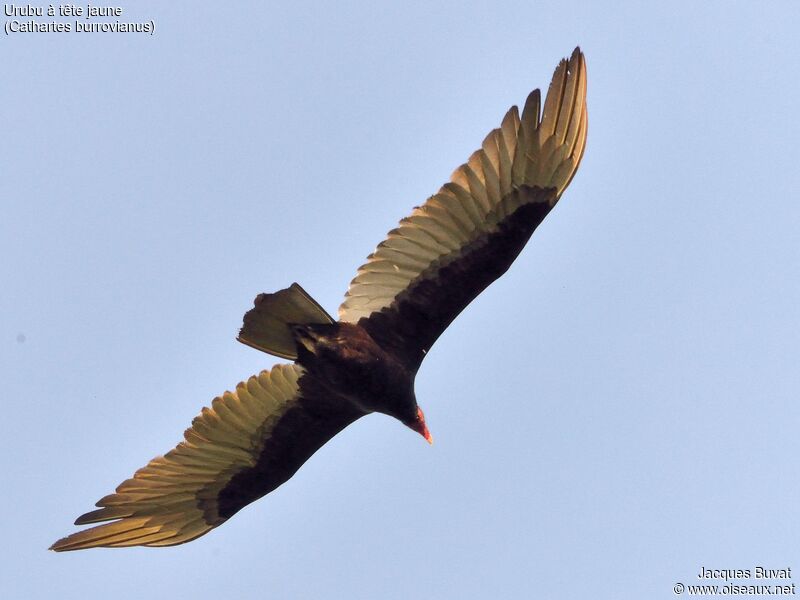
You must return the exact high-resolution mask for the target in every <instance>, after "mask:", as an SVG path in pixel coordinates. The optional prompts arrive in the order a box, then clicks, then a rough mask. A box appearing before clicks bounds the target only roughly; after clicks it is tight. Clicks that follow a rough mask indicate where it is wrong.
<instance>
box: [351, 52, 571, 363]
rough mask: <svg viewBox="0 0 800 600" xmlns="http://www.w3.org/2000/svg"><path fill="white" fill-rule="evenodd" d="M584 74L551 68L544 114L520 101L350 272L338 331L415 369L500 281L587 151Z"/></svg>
mask: <svg viewBox="0 0 800 600" xmlns="http://www.w3.org/2000/svg"><path fill="white" fill-rule="evenodd" d="M586 129H587V113H586V65H585V62H584V58H583V54H582V53H581V51H580V49H579V48H576V49H575V51H574V52H573V53H572V57H571V58H570V59H569V61H567V60H562V61H561V63H560V64H559V65H558V67H557V68H556V71H555V74H554V75H553V80H552V82H551V83H550V88H549V90H548V92H547V99H546V100H545V104H544V112H543V114H542V115H541V117H540V94H539V90H534V91H533V92H531V94H530V95H529V96H528V99H527V101H526V102H525V107H524V109H523V112H522V118H521V119H520V117H519V114H518V111H517V107H516V106H514V107H512V108H511V110H509V111H508V113H507V114H506V116H505V118H504V119H503V122H502V125H501V126H500V128H499V129H495V130H494V131H492V132H491V133H490V134H489V135H488V136H487V137H486V139H485V140H484V141H483V145H482V147H481V149H480V150H478V151H476V152H475V153H473V155H472V156H471V157H470V159H469V161H468V162H467V163H466V164H464V165H461V166H460V167H459V168H458V169H456V170H455V172H454V173H453V175H452V178H451V181H450V183H446V184H445V185H444V186H443V187H442V188H441V189H440V190H439V192H438V193H437V194H435V195H434V196H431V197H430V198H429V199H428V200H427V202H425V204H424V205H423V206H421V207H417V208H415V209H414V211H413V212H412V213H411V215H410V216H409V217H406V218H405V219H403V220H402V221H400V226H399V227H398V228H397V229H394V230H392V231H390V232H389V235H388V237H387V239H386V240H384V241H383V242H381V244H380V245H379V246H378V248H377V249H376V250H375V252H374V253H373V254H371V255H370V256H369V257H368V259H367V263H366V264H364V265H362V266H361V267H360V268H359V269H358V273H357V275H356V277H355V279H353V281H352V282H351V283H350V288H349V289H348V291H347V294H346V296H345V301H344V303H343V304H342V305H341V306H340V307H339V318H340V319H341V320H342V321H349V322H354V323H355V322H357V323H359V324H360V325H362V326H363V327H365V328H366V329H367V330H368V331H369V333H370V334H371V335H372V337H373V338H375V340H376V341H378V342H379V343H380V344H381V345H382V346H383V347H385V348H388V349H391V350H393V351H394V352H395V353H396V355H398V356H400V357H401V358H403V359H404V360H405V361H406V363H407V364H408V365H410V366H413V367H418V366H419V364H420V362H421V361H422V359H423V358H424V356H425V353H426V352H427V351H428V350H429V349H430V347H431V346H432V345H433V343H434V342H435V341H436V339H437V338H438V337H439V335H441V333H442V332H443V331H444V330H445V329H446V328H447V326H448V325H449V324H450V323H451V322H452V320H453V319H455V318H456V316H458V314H459V313H460V312H461V311H462V310H463V309H464V308H465V307H466V306H467V305H468V304H469V303H470V302H471V301H472V300H473V299H474V298H475V297H476V296H477V295H478V294H480V293H481V292H482V291H483V290H484V289H485V288H486V287H487V286H488V285H489V284H490V283H491V282H492V281H494V280H495V279H497V278H498V277H500V275H502V274H503V273H504V272H505V271H506V270H507V269H508V267H509V266H510V265H511V263H512V262H513V261H514V259H515V258H516V257H517V255H518V254H519V252H520V251H521V250H522V248H523V247H524V246H525V244H526V242H527V241H528V239H529V238H530V236H531V234H532V233H533V231H534V230H535V229H536V227H537V226H538V225H539V223H541V222H542V220H543V219H544V218H545V216H547V214H548V213H549V212H550V210H551V209H552V208H553V206H555V204H556V202H557V201H558V199H559V197H560V196H561V194H562V192H563V191H564V189H565V188H566V187H567V186H568V185H569V183H570V181H571V180H572V177H573V176H574V175H575V171H576V170H577V168H578V164H579V163H580V161H581V157H582V156H583V151H584V147H585V145H586Z"/></svg>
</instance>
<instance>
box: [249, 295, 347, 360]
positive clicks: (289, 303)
mask: <svg viewBox="0 0 800 600" xmlns="http://www.w3.org/2000/svg"><path fill="white" fill-rule="evenodd" d="M254 304H255V306H254V307H253V308H252V309H251V310H249V311H247V313H245V315H244V324H243V325H242V329H241V330H240V331H239V337H238V338H236V339H238V340H239V341H240V342H242V343H243V344H247V345H248V346H252V347H253V348H256V349H257V350H261V351H263V352H267V353H268V354H274V355H275V356H279V357H281V358H288V359H290V360H295V359H297V346H296V344H295V337H294V335H293V334H292V328H291V327H292V325H308V324H314V323H319V324H324V325H328V324H331V323H334V320H333V318H331V316H330V315H329V314H328V313H327V312H325V309H323V308H322V307H321V306H320V305H319V304H317V302H316V301H315V300H314V299H313V298H312V297H311V296H309V295H308V293H307V292H306V291H305V290H304V289H303V288H302V287H300V286H299V285H298V284H296V283H293V284H292V285H291V286H289V287H288V288H286V289H284V290H281V291H279V292H275V293H274V294H259V295H258V296H257V297H256V299H255V302H254Z"/></svg>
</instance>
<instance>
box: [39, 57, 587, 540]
mask: <svg viewBox="0 0 800 600" xmlns="http://www.w3.org/2000/svg"><path fill="white" fill-rule="evenodd" d="M586 128H587V113H586V65H585V62H584V57H583V54H582V53H581V51H580V49H579V48H576V49H575V51H574V52H573V53H572V56H571V58H570V59H569V60H566V59H564V60H562V61H561V62H560V64H559V65H558V67H557V68H556V70H555V73H554V75H553V79H552V82H551V83H550V88H549V89H548V91H547V97H546V99H545V101H544V107H543V109H542V104H541V97H540V93H539V90H538V89H537V90H534V91H533V92H532V93H531V94H530V95H529V96H528V98H527V100H526V101H525V106H524V108H523V110H522V114H521V115H520V114H519V111H518V110H517V107H516V106H513V107H512V108H511V109H510V110H509V111H508V112H507V113H506V115H505V117H504V118H503V121H502V123H501V124H500V127H498V128H497V129H495V130H493V131H492V132H491V133H489V135H488V136H486V139H485V140H484V141H483V144H482V145H481V148H480V149H479V150H477V151H476V152H474V153H473V154H472V156H470V158H469V161H467V163H465V164H463V165H461V166H460V167H459V168H458V169H456V170H455V172H454V173H453V175H452V176H451V178H450V181H449V182H448V183H445V184H444V186H442V188H441V189H440V190H439V191H438V192H437V193H436V194H434V195H433V196H431V197H430V198H428V200H427V201H426V202H425V203H424V204H423V205H422V206H419V207H417V208H415V209H414V210H413V211H412V212H411V215H409V216H408V217H406V218H405V219H403V220H402V221H400V224H399V226H398V227H397V228H396V229H393V230H392V231H390V232H389V234H388V236H387V237H386V239H385V240H384V241H383V242H381V243H380V244H379V245H378V247H377V249H376V250H375V252H373V253H372V254H370V255H369V257H368V258H367V262H366V263H365V264H364V265H362V266H361V267H360V268H359V269H358V272H357V273H356V276H355V278H354V279H353V281H352V282H351V283H350V287H349V289H348V290H347V293H346V295H345V299H344V302H343V303H342V305H341V306H340V307H339V320H338V321H336V320H334V319H333V317H331V316H330V315H328V313H327V312H325V310H324V309H323V308H322V307H321V306H320V305H319V304H317V302H315V301H314V300H313V299H312V298H311V296H309V295H308V294H307V293H306V292H305V291H304V290H303V288H301V287H300V286H299V285H297V284H296V283H295V284H292V285H291V286H290V287H288V288H287V289H284V290H281V291H279V292H276V293H274V294H260V295H259V296H258V297H257V298H256V299H255V306H254V307H253V308H252V309H251V310H250V311H249V312H247V313H246V314H245V315H244V323H243V326H242V328H241V331H240V332H239V337H238V340H239V341H240V342H242V343H244V344H247V345H248V346H252V347H253V348H256V349H258V350H261V351H263V352H267V353H268V354H274V355H276V356H279V357H281V358H284V359H289V360H291V361H294V362H293V363H291V364H278V365H275V366H274V367H272V369H270V370H265V371H262V372H261V373H259V374H258V375H254V376H252V377H250V379H248V380H247V381H243V382H241V383H240V384H239V385H237V386H236V389H235V391H232V392H225V393H224V394H222V395H221V396H219V397H217V398H215V399H214V400H213V402H212V403H211V407H210V408H203V410H202V412H201V413H200V414H199V415H198V416H197V417H196V418H195V419H194V421H192V426H191V427H190V428H189V429H187V430H186V432H185V433H184V440H183V441H182V442H180V443H179V444H178V445H177V447H176V448H174V449H173V450H171V451H169V452H167V453H166V454H165V455H164V456H159V457H157V458H154V459H153V460H151V461H150V462H149V463H148V464H147V465H146V466H145V467H143V468H141V469H139V470H138V471H136V473H135V474H134V475H133V477H131V478H130V479H127V480H125V481H123V482H122V483H121V484H120V485H119V487H117V489H116V491H115V492H114V493H113V494H110V495H108V496H105V497H104V498H101V499H100V500H99V501H98V502H97V507H98V508H97V509H96V510H93V511H91V512H88V513H86V514H85V515H82V516H80V517H78V519H77V520H76V521H75V524H76V525H90V524H94V523H101V524H100V525H95V526H94V527H91V528H89V529H85V530H83V531H79V532H76V533H73V534H72V535H69V536H67V537H65V538H63V539H60V540H58V541H57V542H56V543H55V544H53V546H52V547H51V549H52V550H57V551H63V550H80V549H83V548H94V547H123V546H172V545H175V544H182V543H184V542H188V541H190V540H193V539H195V538H197V537H199V536H201V535H203V534H205V533H207V532H208V531H210V530H211V529H213V528H214V527H217V526H218V525H221V524H222V523H224V522H225V521H227V520H228V519H229V518H231V517H232V516H233V515H234V514H236V513H237V512H238V511H239V510H241V509H242V508H243V507H245V506H247V505H248V504H250V503H251V502H253V501H254V500H257V499H258V498H261V497H262V496H264V495H265V494H268V493H270V492H271V491H272V490H274V489H275V488H277V487H278V486H280V485H281V484H283V483H284V482H286V481H287V480H288V479H289V478H290V477H291V476H292V475H294V473H295V472H296V471H297V469H299V468H300V466H301V465H302V464H303V463H304V462H306V461H307V460H308V459H309V457H311V455H312V454H314V452H316V451H317V450H319V448H321V447H322V446H323V445H324V444H325V443H326V442H327V441H328V440H330V439H331V438H332V437H333V436H335V435H336V434H337V433H339V432H340V431H341V430H342V429H344V428H345V427H347V426H348V425H349V424H350V423H352V422H354V421H355V420H357V419H359V418H361V417H363V416H364V415H368V414H370V413H372V412H380V413H383V414H386V415H390V416H392V417H395V418H396V419H398V420H400V421H401V422H402V423H403V424H405V425H407V426H408V427H410V428H411V429H413V430H414V431H416V432H417V433H419V434H420V435H422V436H423V437H424V438H425V439H426V440H427V441H428V442H431V441H432V438H431V434H430V432H429V431H428V426H427V425H426V423H425V416H424V415H423V413H422V410H421V409H420V408H419V406H418V405H417V400H416V397H415V396H414V377H415V376H416V374H417V370H418V369H419V367H420V364H421V363H422V360H423V359H424V358H425V355H426V353H427V352H428V351H429V350H430V348H431V346H432V345H433V343H434V342H435V341H436V339H437V338H438V337H439V336H440V335H441V334H442V332H444V330H445V329H446V328H447V326H448V325H449V324H450V323H451V322H452V321H453V319H455V318H456V316H458V314H459V313H460V312H461V311H462V310H464V308H465V307H466V306H467V305H468V304H469V303H470V302H471V301H472V300H473V299H474V298H475V297H476V296H477V295H478V294H480V293H481V291H483V289H484V288H486V286H488V285H489V284H490V283H492V282H493V281H494V280H495V279H497V278H498V277H500V275H502V274H503V273H504V272H505V271H506V270H507V269H508V267H509V266H510V265H511V263H512V262H513V261H514V259H515V258H516V257H517V255H518V254H519V253H520V251H521V250H522V248H523V247H524V246H525V244H526V242H527V241H528V238H530V236H531V234H532V233H533V231H534V229H536V227H537V226H538V225H539V223H541V222H542V220H543V219H544V218H545V217H546V216H547V213H549V212H550V210H551V209H552V208H553V207H554V206H555V204H556V202H558V199H559V198H560V196H561V194H562V193H563V192H564V189H565V188H566V187H567V186H568V185H569V183H570V181H571V180H572V177H573V176H574V175H575V171H576V170H577V168H578V164H579V163H580V161H581V157H582V156H583V150H584V147H585V145H586Z"/></svg>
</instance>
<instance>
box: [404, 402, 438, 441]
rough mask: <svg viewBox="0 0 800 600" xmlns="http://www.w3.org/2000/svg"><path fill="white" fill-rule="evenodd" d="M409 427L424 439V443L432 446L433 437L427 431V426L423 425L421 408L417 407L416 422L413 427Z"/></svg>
mask: <svg viewBox="0 0 800 600" xmlns="http://www.w3.org/2000/svg"><path fill="white" fill-rule="evenodd" d="M410 427H411V429H413V430H414V431H416V432H417V433H418V434H420V435H421V436H422V437H424V438H425V441H426V442H428V443H429V444H433V436H432V435H431V432H430V431H428V425H427V424H426V423H425V414H424V413H423V412H422V409H421V408H419V407H417V420H416V421H415V422H414V424H413V425H410Z"/></svg>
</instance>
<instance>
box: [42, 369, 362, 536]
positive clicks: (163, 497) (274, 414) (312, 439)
mask: <svg viewBox="0 0 800 600" xmlns="http://www.w3.org/2000/svg"><path fill="white" fill-rule="evenodd" d="M343 405H344V406H343ZM346 406H347V405H346V403H342V402H334V401H332V399H330V398H328V397H327V396H326V395H325V394H324V393H322V392H321V391H320V390H319V389H318V386H317V384H316V381H315V380H314V379H313V378H312V377H311V376H310V375H308V374H307V373H306V372H305V371H304V370H303V369H302V367H299V366H297V365H276V366H275V367H273V368H272V370H271V371H262V372H261V373H260V374H259V375H258V376H253V377H251V378H250V379H248V380H247V381H246V382H242V383H240V384H239V385H238V386H237V387H236V391H235V392H225V393H224V394H223V395H222V396H219V397H217V398H215V399H214V401H213V402H212V404H211V408H204V409H203V411H202V412H201V413H200V414H199V415H198V416H197V417H196V418H195V419H194V421H193V422H192V426H191V427H190V428H189V429H187V430H186V432H185V433H184V438H185V439H184V441H182V442H181V443H180V444H178V446H177V447H176V448H175V449H174V450H171V451H170V452H168V453H167V454H166V455H164V456H159V457H157V458H154V459H153V460H151V461H150V463H149V464H148V465H147V466H146V467H143V468H141V469H139V470H138V471H137V472H136V473H135V474H134V476H133V477H132V478H131V479H128V480H126V481H124V482H122V483H121V484H120V485H119V487H117V490H116V493H114V494H110V495H108V496H106V497H104V498H101V499H100V500H99V501H98V502H97V506H99V507H100V508H99V509H98V510H94V511H92V512H89V513H86V514H85V515H82V516H81V517H78V519H77V520H76V521H75V524H76V525H87V524H90V523H99V522H103V521H111V522H110V523H106V524H104V525H100V526H98V527H93V528H91V529H86V530H84V531H79V532H78V533H74V534H72V535H70V536H68V537H65V538H63V539H60V540H58V541H57V542H56V543H55V544H53V546H52V549H53V550H79V549H83V548H92V547H97V546H105V547H120V546H173V545H175V544H182V543H184V542H188V541H191V540H193V539H195V538H197V537H199V536H201V535H203V534H204V533H207V532H208V531H210V530H211V529H213V528H214V527H216V526H217V525H220V524H222V523H224V522H225V521H226V520H227V519H228V518H229V517H230V516H232V515H233V514H234V513H236V512H237V511H238V510H239V509H241V508H243V507H244V506H246V505H247V504H249V503H250V502H252V501H254V500H256V499H258V498H260V497H261V496H263V495H264V494H268V493H269V492H271V491H272V490H273V489H275V488H277V487H278V486H279V485H281V484H282V483H284V482H285V481H286V480H287V479H289V478H290V477H291V476H292V475H293V474H294V473H295V471H297V469H298V468H300V466H301V465H302V464H303V463H304V462H305V461H306V460H308V458H309V457H310V456H311V455H312V454H313V453H314V452H316V451H317V450H318V449H319V448H320V447H321V446H323V445H324V444H325V443H326V442H327V441H328V440H330V439H331V438H332V437H333V436H334V435H336V434H337V433H338V432H339V431H341V430H342V429H344V428H345V427H346V426H347V425H348V424H350V423H352V422H353V421H355V420H356V419H357V418H358V417H359V416H361V415H360V414H355V413H352V412H347V411H346V410H345V409H346Z"/></svg>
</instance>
